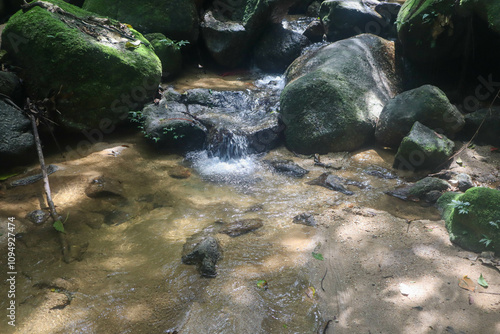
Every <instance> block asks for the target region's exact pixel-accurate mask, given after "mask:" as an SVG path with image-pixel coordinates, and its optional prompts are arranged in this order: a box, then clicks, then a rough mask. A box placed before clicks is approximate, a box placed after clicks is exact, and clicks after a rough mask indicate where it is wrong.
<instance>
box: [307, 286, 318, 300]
mask: <svg viewBox="0 0 500 334" xmlns="http://www.w3.org/2000/svg"><path fill="white" fill-rule="evenodd" d="M306 296H307V297H309V298H311V299H314V297H315V296H316V289H315V288H313V287H312V286H310V287H308V288H307V290H306Z"/></svg>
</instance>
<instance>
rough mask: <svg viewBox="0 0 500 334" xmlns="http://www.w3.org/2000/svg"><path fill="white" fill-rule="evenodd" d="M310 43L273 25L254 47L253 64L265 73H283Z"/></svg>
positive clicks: (300, 35) (304, 38)
mask: <svg viewBox="0 0 500 334" xmlns="http://www.w3.org/2000/svg"><path fill="white" fill-rule="evenodd" d="M310 43H311V42H310V41H309V39H308V38H307V37H305V36H304V35H302V34H299V33H297V32H294V31H291V30H288V29H285V28H283V25H281V23H280V24H273V25H272V26H271V27H270V28H269V29H267V30H266V31H265V32H264V34H263V37H262V38H261V39H260V40H259V41H258V42H257V45H256V47H255V63H256V64H257V66H258V67H259V68H260V69H262V70H264V71H267V72H274V73H283V72H284V71H285V70H286V68H287V67H288V65H290V64H291V63H292V62H293V61H294V60H295V58H297V57H298V56H300V53H301V52H302V49H304V48H305V47H306V46H307V45H309V44H310Z"/></svg>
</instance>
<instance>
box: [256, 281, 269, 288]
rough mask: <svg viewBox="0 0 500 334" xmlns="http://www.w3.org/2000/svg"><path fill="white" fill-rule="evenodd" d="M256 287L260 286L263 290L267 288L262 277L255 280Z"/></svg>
mask: <svg viewBox="0 0 500 334" xmlns="http://www.w3.org/2000/svg"><path fill="white" fill-rule="evenodd" d="M257 287H259V288H261V289H264V290H267V288H268V287H267V281H266V280H264V279H261V280H258V281H257Z"/></svg>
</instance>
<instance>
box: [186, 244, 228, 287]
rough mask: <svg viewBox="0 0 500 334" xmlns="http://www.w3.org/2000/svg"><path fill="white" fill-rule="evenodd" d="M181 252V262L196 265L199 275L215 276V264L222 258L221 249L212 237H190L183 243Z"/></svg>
mask: <svg viewBox="0 0 500 334" xmlns="http://www.w3.org/2000/svg"><path fill="white" fill-rule="evenodd" d="M182 254H183V255H182V263H184V264H191V265H196V266H197V268H198V271H199V272H200V274H201V276H204V277H210V278H213V277H216V276H217V268H216V264H217V261H219V260H220V259H221V258H222V250H221V247H220V245H219V242H218V241H217V239H215V238H214V237H212V236H196V235H195V236H193V237H191V238H190V239H188V240H187V241H186V243H185V244H184V247H183V250H182Z"/></svg>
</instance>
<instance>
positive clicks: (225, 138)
mask: <svg viewBox="0 0 500 334" xmlns="http://www.w3.org/2000/svg"><path fill="white" fill-rule="evenodd" d="M214 131H215V134H214V135H212V136H211V138H210V142H209V144H208V155H209V156H211V157H217V158H220V159H221V160H222V161H230V160H235V159H240V158H245V157H246V156H247V155H248V140H247V137H246V136H244V135H237V134H235V133H234V132H232V131H231V130H228V129H217V130H214Z"/></svg>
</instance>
